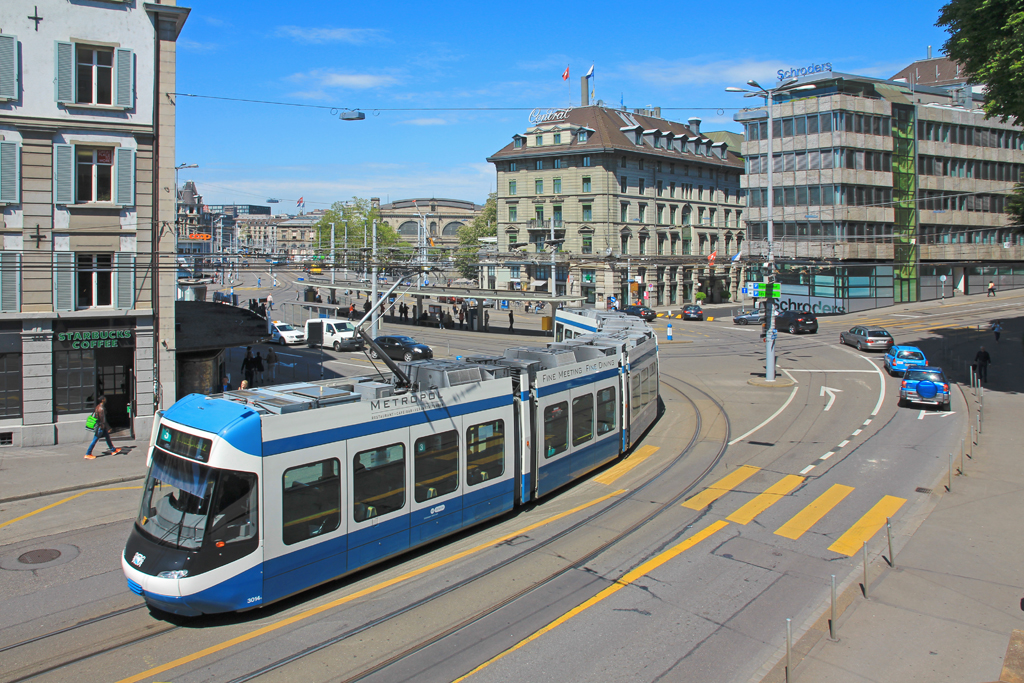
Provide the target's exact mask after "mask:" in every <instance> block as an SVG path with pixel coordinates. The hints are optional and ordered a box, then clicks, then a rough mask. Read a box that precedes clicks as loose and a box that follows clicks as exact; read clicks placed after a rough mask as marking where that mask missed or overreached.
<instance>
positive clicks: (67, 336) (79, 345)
mask: <svg viewBox="0 0 1024 683" xmlns="http://www.w3.org/2000/svg"><path fill="white" fill-rule="evenodd" d="M134 332H135V331H134V330H132V329H131V328H127V327H118V328H116V329H113V330H75V331H74V332H58V333H57V335H56V337H57V342H58V343H60V344H63V345H64V347H65V348H69V349H115V348H118V347H120V346H126V347H132V346H135V339H134Z"/></svg>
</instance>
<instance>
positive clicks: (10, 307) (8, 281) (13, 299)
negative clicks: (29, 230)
mask: <svg viewBox="0 0 1024 683" xmlns="http://www.w3.org/2000/svg"><path fill="white" fill-rule="evenodd" d="M20 311H21V254H19V253H18V252H16V251H2V252H0V313H19V312H20Z"/></svg>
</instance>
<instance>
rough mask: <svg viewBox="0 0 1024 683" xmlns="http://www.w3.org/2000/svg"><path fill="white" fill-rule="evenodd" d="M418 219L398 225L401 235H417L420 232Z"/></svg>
mask: <svg viewBox="0 0 1024 683" xmlns="http://www.w3.org/2000/svg"><path fill="white" fill-rule="evenodd" d="M417 227H418V226H417V223H416V221H406V222H404V223H402V224H401V225H400V226H398V234H399V235H412V236H413V237H415V236H416V235H417V234H418V232H419V231H418V230H417Z"/></svg>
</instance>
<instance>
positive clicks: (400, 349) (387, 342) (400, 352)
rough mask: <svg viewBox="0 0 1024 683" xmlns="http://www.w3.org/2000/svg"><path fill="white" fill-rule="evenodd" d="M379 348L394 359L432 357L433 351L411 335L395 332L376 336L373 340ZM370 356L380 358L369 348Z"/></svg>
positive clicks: (410, 359)
mask: <svg viewBox="0 0 1024 683" xmlns="http://www.w3.org/2000/svg"><path fill="white" fill-rule="evenodd" d="M373 341H374V342H376V344H377V346H379V347H380V350H381V351H383V352H384V353H385V354H387V356H388V358H392V359H394V360H404V361H414V360H427V359H428V358H433V357H434V352H433V351H432V350H431V349H430V347H429V346H427V345H426V344H420V343H419V342H418V341H416V340H415V339H413V338H412V337H407V336H405V335H400V334H395V335H387V336H381V337H377V338H376V339H374V340H373ZM370 356H371V357H372V358H380V356H379V355H378V354H377V351H376V349H372V348H371V349H370Z"/></svg>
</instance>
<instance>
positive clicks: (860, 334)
mask: <svg viewBox="0 0 1024 683" xmlns="http://www.w3.org/2000/svg"><path fill="white" fill-rule="evenodd" d="M839 343H840V344H847V345H848V346H856V347H857V349H858V350H859V351H874V350H876V349H877V350H878V351H888V350H889V347H890V346H892V345H893V344H894V343H895V342H894V341H893V338H892V335H891V334H889V333H888V332H886V330H885V328H884V327H872V326H869V325H857V326H856V327H851V328H850V329H849V330H848V331H847V332H840V333H839Z"/></svg>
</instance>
